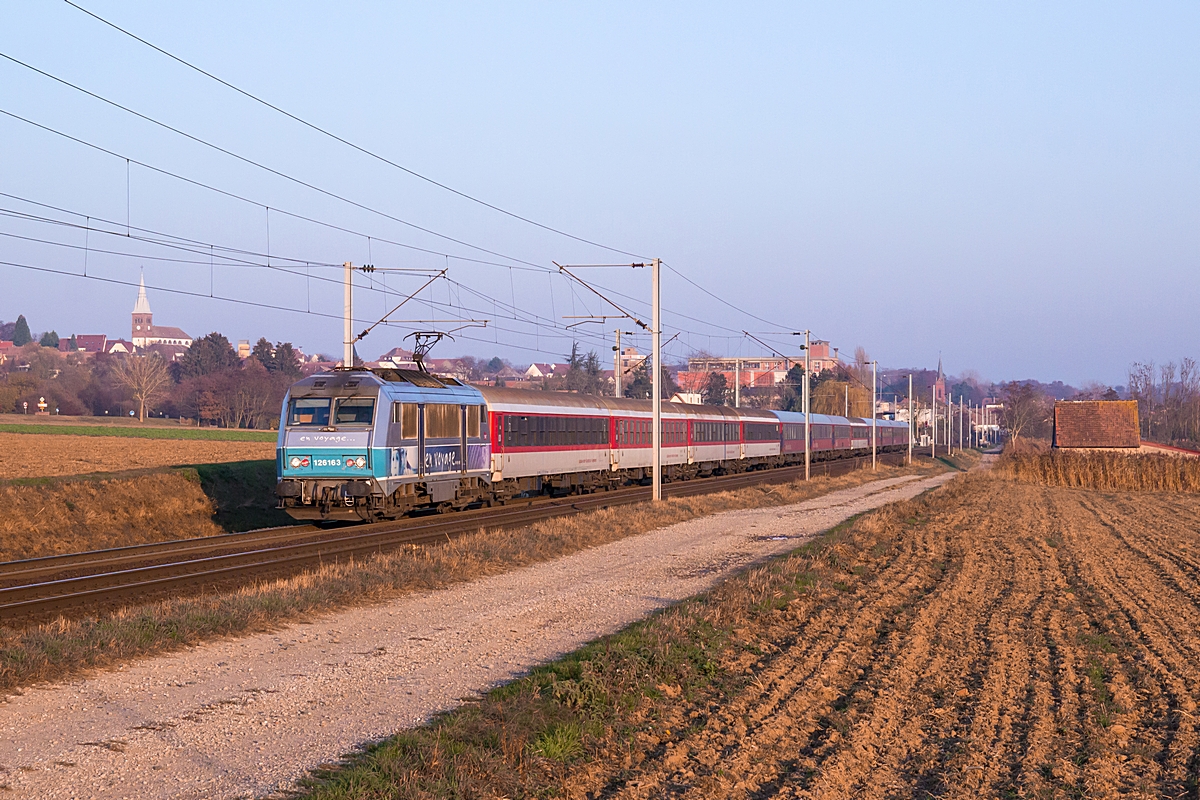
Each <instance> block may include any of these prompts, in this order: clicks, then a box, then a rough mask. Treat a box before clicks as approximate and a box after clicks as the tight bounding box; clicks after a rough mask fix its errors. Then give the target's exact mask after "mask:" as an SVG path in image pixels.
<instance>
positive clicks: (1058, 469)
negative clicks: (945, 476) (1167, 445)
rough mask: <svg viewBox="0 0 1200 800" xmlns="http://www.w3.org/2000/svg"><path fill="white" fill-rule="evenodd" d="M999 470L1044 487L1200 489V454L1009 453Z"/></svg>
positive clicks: (999, 473) (1152, 490) (1055, 451)
mask: <svg viewBox="0 0 1200 800" xmlns="http://www.w3.org/2000/svg"><path fill="white" fill-rule="evenodd" d="M994 469H995V472H996V474H997V475H1002V476H1004V477H1007V478H1012V479H1014V480H1017V481H1021V482H1023V483H1033V484H1038V485H1040V486H1068V487H1073V488H1079V489H1100V490H1103V491H1110V492H1188V493H1196V492H1200V459H1196V458H1182V457H1179V456H1171V455H1159V454H1156V453H1114V452H1103V451H1096V450H1090V451H1063V450H1051V451H1047V452H1030V451H1026V452H1006V453H1005V454H1004V455H1003V456H1002V457H1001V458H1000V459H999V460H998V461H997V462H996V466H995V468H994Z"/></svg>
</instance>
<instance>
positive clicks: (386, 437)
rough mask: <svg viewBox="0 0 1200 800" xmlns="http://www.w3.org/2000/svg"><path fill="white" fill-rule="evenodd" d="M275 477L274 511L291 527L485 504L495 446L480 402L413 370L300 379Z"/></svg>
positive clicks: (471, 391) (288, 407) (289, 399)
mask: <svg viewBox="0 0 1200 800" xmlns="http://www.w3.org/2000/svg"><path fill="white" fill-rule="evenodd" d="M276 474H277V477H278V481H277V485H276V494H277V495H278V498H279V507H280V508H282V509H284V510H285V511H286V512H287V513H288V514H290V515H291V516H293V517H295V518H296V519H306V520H336V519H343V520H371V519H383V518H391V517H397V516H400V515H402V514H406V513H408V512H409V511H412V510H414V509H419V508H426V507H428V508H434V509H438V510H446V509H450V508H464V507H466V506H468V505H471V504H472V503H477V502H481V501H484V500H486V499H487V498H488V497H489V496H490V494H489V492H488V489H489V488H490V477H491V445H490V441H489V438H488V425H487V408H486V406H485V404H484V400H483V396H482V395H481V394H480V393H479V391H478V390H477V389H475V388H474V387H472V386H467V385H464V384H461V383H459V382H458V381H455V380H454V379H452V378H438V377H434V376H432V375H428V374H426V373H422V372H415V371H411V370H392V369H380V370H374V371H372V370H365V369H339V370H335V371H333V372H323V373H318V374H316V375H312V376H310V377H307V378H304V379H302V380H300V381H297V382H296V383H295V384H293V385H292V387H291V388H290V389H289V390H288V393H287V396H286V397H285V398H284V403H283V415H282V417H281V419H280V422H279V442H278V446H277V450H276Z"/></svg>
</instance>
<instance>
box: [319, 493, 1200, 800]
mask: <svg viewBox="0 0 1200 800" xmlns="http://www.w3.org/2000/svg"><path fill="white" fill-rule="evenodd" d="M1198 515H1200V498H1197V497H1196V496H1195V495H1188V494H1176V495H1170V494H1155V495H1146V494H1142V495H1111V494H1100V493H1097V492H1079V491H1068V490H1065V489H1062V488H1057V487H1056V488H1050V487H1039V486H1029V485H1022V484H1019V483H1016V482H1013V481H1007V480H1002V479H997V478H995V477H994V476H992V475H991V474H990V473H984V474H978V475H967V476H963V477H960V478H958V479H956V480H954V481H951V482H950V483H949V484H947V485H946V486H944V487H943V488H941V489H939V490H936V491H934V492H931V493H928V494H926V495H924V496H922V497H919V498H916V499H915V500H912V501H908V502H903V503H896V504H892V505H889V506H885V507H884V508H882V509H880V510H878V511H876V512H873V513H871V514H868V515H865V516H863V517H861V518H860V519H858V520H857V521H854V522H852V523H849V524H847V525H844V526H840V527H839V528H837V529H835V530H834V531H832V532H830V533H828V534H826V535H824V536H822V537H820V538H819V539H818V540H817V541H815V542H813V543H811V544H809V545H807V546H805V547H803V548H801V549H799V550H797V551H795V552H794V553H792V554H791V555H789V556H786V557H783V558H780V559H777V560H775V561H773V562H771V563H768V564H766V565H763V566H760V567H756V568H752V569H750V570H748V571H746V572H745V573H743V574H742V575H740V576H738V577H736V578H734V579H731V580H729V581H726V582H725V583H723V584H722V585H720V586H718V587H717V588H716V589H714V590H713V591H712V592H711V593H709V594H707V595H702V596H700V597H697V598H694V599H692V600H689V601H686V602H684V603H681V604H679V605H677V606H674V607H672V608H670V609H668V610H666V611H664V612H662V613H661V614H659V615H657V616H655V617H652V618H651V619H649V620H647V621H644V622H641V623H638V624H635V625H633V626H631V627H630V628H628V629H626V630H625V631H623V632H621V633H619V634H616V635H614V636H610V637H607V638H605V639H602V640H600V641H598V642H595V643H593V644H591V645H589V646H587V647H585V648H583V649H581V650H579V651H577V652H575V653H573V654H571V655H569V656H567V657H565V658H563V659H561V660H559V661H556V662H554V663H552V664H549V665H546V666H544V667H541V668H538V669H536V670H534V671H533V672H532V673H531V674H530V675H529V676H528V677H527V678H524V679H521V680H518V681H514V682H513V683H510V684H508V685H506V686H504V687H502V688H499V689H497V690H495V691H493V692H490V693H489V694H488V695H486V696H485V697H484V698H482V699H481V700H480V701H479V702H477V703H469V704H467V705H465V706H463V707H461V708H459V709H458V710H456V711H453V712H450V713H447V714H443V715H441V716H439V717H437V718H435V719H434V720H432V721H431V722H430V723H429V724H426V725H423V726H421V727H419V728H416V729H414V730H410V731H406V732H404V733H401V734H399V735H397V736H394V737H392V738H389V739H387V740H385V741H383V742H380V743H378V744H376V745H374V746H373V747H371V748H370V749H369V750H367V751H365V752H363V753H361V754H359V755H357V756H354V757H352V758H350V759H349V760H348V762H347V763H346V764H345V765H343V766H342V767H341V768H339V769H334V770H330V771H328V772H324V773H322V774H318V775H316V776H315V777H314V779H313V780H312V781H311V782H310V784H309V786H308V794H307V797H308V798H309V800H383V798H388V799H389V800H417V798H432V797H438V798H472V799H474V798H480V799H482V798H497V797H508V798H513V799H514V800H516V798H533V797H538V798H542V797H568V798H580V799H581V800H582V798H594V797H607V798H631V800H632V799H633V798H638V799H639V800H640V799H642V798H659V797H680V798H695V799H697V800H699V799H701V798H711V797H722V798H735V799H736V800H749V798H761V797H821V798H838V799H839V800H840V799H843V798H844V799H845V800H849V798H861V797H885V796H886V797H961V798H967V797H972V798H974V797H1045V798H1051V797H1114V798H1115V797H1187V796H1193V795H1194V794H1195V787H1196V777H1195V775H1196V773H1195V757H1196V756H1195V753H1196V747H1197V742H1200V717H1198V716H1197V714H1196V713H1195V711H1196V708H1197V707H1198V705H1200V689H1198V688H1197V687H1200V661H1198V660H1197V658H1196V643H1197V634H1196V620H1197V619H1198V618H1200V601H1198V600H1197V598H1198V597H1200V560H1198V558H1197V553H1200V530H1197V528H1196V525H1195V522H1194V520H1195V519H1196V518H1197V516H1198Z"/></svg>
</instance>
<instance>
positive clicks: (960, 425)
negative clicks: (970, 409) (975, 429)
mask: <svg viewBox="0 0 1200 800" xmlns="http://www.w3.org/2000/svg"><path fill="white" fill-rule="evenodd" d="M965 411H966V407H965V406H964V405H963V396H962V395H961V394H960V395H959V396H958V452H960V453H961V452H962V451H963V413H964V412H965Z"/></svg>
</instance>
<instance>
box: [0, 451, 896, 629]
mask: <svg viewBox="0 0 1200 800" xmlns="http://www.w3.org/2000/svg"><path fill="white" fill-rule="evenodd" d="M866 458H867V457H855V458H850V459H838V460H834V461H826V462H820V464H821V466H822V467H824V469H823V472H824V474H828V475H834V474H843V473H846V472H850V471H852V470H854V469H855V468H856V467H858V466H860V465H861V464H862V463H863V462H864V461H865V460H866ZM889 460H892V459H890V458H889ZM802 473H803V466H798V467H784V468H780V469H775V470H769V471H761V470H756V471H750V472H744V473H736V474H733V475H726V476H719V477H716V478H709V479H703V480H699V481H686V482H678V483H671V484H667V486H666V487H664V488H665V489H666V494H667V496H668V497H686V496H692V495H697V494H708V493H713V492H720V491H730V490H733V489H738V488H743V487H745V486H750V485H758V484H769V483H783V482H787V481H789V480H792V479H794V478H795V477H797V476H798V475H799V474H802ZM650 492H651V490H650V488H649V487H633V488H629V489H620V490H616V491H611V492H601V493H596V494H589V495H578V496H571V497H564V498H550V499H546V500H542V501H540V502H534V501H530V502H528V503H526V504H524V505H522V506H519V507H513V506H511V505H509V506H504V507H500V508H490V509H477V510H474V511H470V512H461V513H456V514H451V515H446V516H437V517H434V518H428V517H427V518H418V519H417V520H409V521H405V522H406V523H408V524H401V525H397V524H396V523H395V522H394V521H392V522H384V523H371V524H369V525H366V526H363V525H360V526H355V527H353V528H350V529H344V532H343V531H338V530H333V531H330V530H321V529H312V530H315V531H319V534H320V537H319V538H309V539H307V540H302V541H299V542H295V541H293V542H287V541H284V542H283V543H278V544H272V542H273V541H275V540H278V539H285V540H286V538H293V539H294V538H295V533H296V532H295V531H294V530H292V531H290V532H289V529H288V528H277V529H265V530H264V531H260V532H251V533H260V534H265V536H262V537H260V538H259V539H257V540H256V539H249V540H247V539H242V540H240V541H242V542H243V543H250V542H258V545H259V546H257V547H255V548H253V549H245V548H243V549H240V550H238V551H236V552H232V553H221V554H218V555H212V553H213V552H215V551H219V550H220V549H227V547H228V545H229V544H230V543H232V542H233V539H226V537H205V538H206V539H222V540H224V542H222V544H217V545H211V544H210V546H209V547H208V548H207V550H204V549H202V548H201V545H200V544H199V543H201V542H204V539H191V540H183V542H182V544H184V549H182V550H178V551H175V552H176V553H177V554H181V555H185V556H186V555H187V554H188V553H189V552H192V551H193V550H195V551H196V552H199V553H202V555H200V556H199V557H195V558H184V559H183V560H176V561H170V562H167V563H159V564H150V565H145V566H135V567H125V568H120V569H112V570H109V571H104V572H98V573H93V574H87V575H82V576H71V577H66V578H60V579H57V580H45V581H39V582H35V583H26V584H22V585H15V586H9V587H7V588H3V589H0V620H9V619H17V618H26V617H42V616H46V615H50V614H60V613H62V612H64V611H68V610H72V609H78V608H80V607H86V608H95V607H97V606H98V605H111V604H113V603H116V602H127V601H129V600H132V599H149V598H151V597H154V596H158V595H161V594H165V593H170V594H179V593H180V592H181V591H182V590H185V589H191V588H200V589H210V588H219V587H223V586H225V585H229V584H235V583H243V584H244V583H246V582H247V581H250V580H263V579H266V578H271V577H276V576H279V575H282V574H294V573H295V572H297V571H299V570H301V569H304V568H306V567H309V566H312V565H318V564H324V563H331V562H332V563H337V562H341V561H348V560H351V559H354V558H358V557H362V556H365V555H370V554H373V553H377V552H386V551H388V550H391V549H395V548H397V547H402V546H405V545H420V544H428V543H432V542H439V541H442V540H446V541H450V540H451V539H453V538H455V537H457V536H461V535H463V534H464V533H470V532H474V531H477V530H479V529H480V528H491V529H501V528H512V527H524V526H528V525H530V524H532V523H534V522H538V521H540V520H543V519H550V518H553V517H558V516H564V515H568V514H574V513H579V512H581V511H588V510H592V509H597V508H605V507H609V506H615V505H627V504H631V503H638V502H643V501H646V500H648V499H649V497H650ZM289 527H293V528H307V527H309V526H289ZM331 533H332V534H333V535H332V536H330V534H331ZM339 533H341V534H342V535H338V534H339ZM167 544H181V543H179V542H176V543H156V544H155V545H147V546H134V547H130V548H116V550H114V551H93V553H92V554H71V556H84V555H95V554H106V553H108V554H112V553H115V552H118V551H132V550H137V549H138V547H144V548H154V547H158V546H160V545H167ZM263 545H267V546H263ZM189 548H191V549H189ZM198 548H199V549H198ZM156 552H158V554H159V555H161V554H162V552H164V551H156ZM165 552H169V551H165ZM205 552H207V554H203V553H205ZM71 556H67V557H65V558H68V559H69V558H70V557H71ZM51 558H54V557H51ZM124 558H125V563H126V564H128V563H130V561H129V554H128V552H126V554H125V556H124ZM47 560H48V559H34V560H32V561H47ZM140 560H141V561H143V562H144V561H145V557H144V556H143V557H141V559H140ZM28 563H29V562H10V564H9V565H3V566H12V565H15V564H28ZM91 563H92V564H93V565H104V564H112V565H117V566H120V560H119V558H118V557H116V556H114V557H112V558H109V559H101V560H98V561H93V562H91ZM43 566H44V568H46V569H52V568H50V567H49V566H48V565H43ZM78 567H79V564H78V563H75V564H72V565H68V566H66V567H65V568H58V569H57V570H56V572H57V574H63V573H65V572H68V571H69V570H70V569H72V568H78ZM39 571H40V570H39ZM16 574H26V575H30V574H33V573H31V572H29V571H26V572H25V573H10V575H16ZM2 577H3V576H0V578H2Z"/></svg>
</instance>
